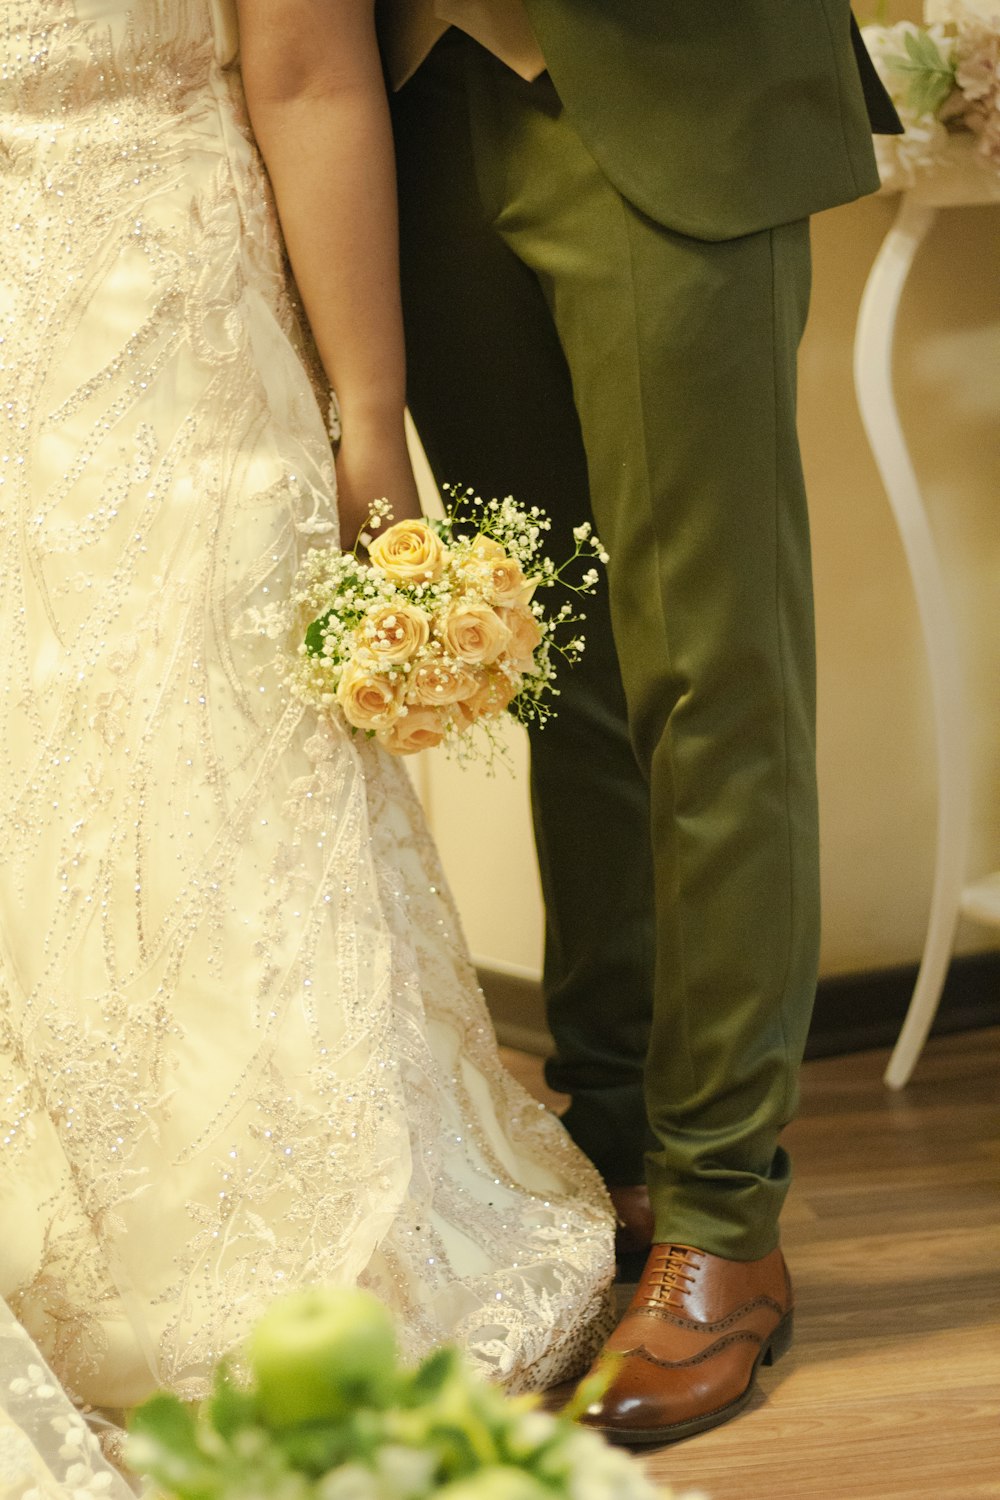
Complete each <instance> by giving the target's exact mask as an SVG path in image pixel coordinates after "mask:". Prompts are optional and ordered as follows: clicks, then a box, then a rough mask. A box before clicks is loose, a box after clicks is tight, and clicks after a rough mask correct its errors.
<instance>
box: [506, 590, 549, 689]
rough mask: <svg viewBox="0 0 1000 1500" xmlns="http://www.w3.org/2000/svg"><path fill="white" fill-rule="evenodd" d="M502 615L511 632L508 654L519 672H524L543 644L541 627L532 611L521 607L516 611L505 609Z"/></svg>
mask: <svg viewBox="0 0 1000 1500" xmlns="http://www.w3.org/2000/svg"><path fill="white" fill-rule="evenodd" d="M500 614H501V617H502V619H503V622H504V624H505V625H506V627H507V629H508V630H509V631H510V643H509V645H508V646H507V654H508V656H509V657H510V659H511V661H512V662H513V663H514V665H515V666H516V667H517V668H518V670H519V671H522V672H523V671H525V670H526V668H527V667H529V666H530V665H531V658H532V656H533V655H534V652H535V648H536V647H537V646H538V645H539V644H540V642H541V639H542V629H541V626H540V625H539V623H538V621H537V620H536V619H535V617H534V615H533V614H532V613H531V610H530V609H525V608H523V606H520V605H519V606H518V607H517V608H516V609H503V610H501V611H500Z"/></svg>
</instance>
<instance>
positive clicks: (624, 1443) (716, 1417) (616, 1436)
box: [584, 1312, 795, 1448]
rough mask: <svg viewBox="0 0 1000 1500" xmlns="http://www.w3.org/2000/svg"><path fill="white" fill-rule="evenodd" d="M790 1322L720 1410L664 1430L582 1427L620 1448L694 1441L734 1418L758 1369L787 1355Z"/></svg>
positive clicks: (775, 1335)
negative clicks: (744, 1385) (739, 1390)
mask: <svg viewBox="0 0 1000 1500" xmlns="http://www.w3.org/2000/svg"><path fill="white" fill-rule="evenodd" d="M794 1321H795V1315H794V1313H793V1312H787V1313H786V1314H785V1316H784V1317H783V1318H782V1320H781V1322H780V1323H779V1324H778V1326H777V1327H776V1328H775V1330H774V1332H773V1333H772V1334H771V1337H770V1338H769V1339H767V1340H765V1342H764V1343H763V1344H762V1345H761V1347H760V1352H759V1353H758V1355H757V1358H756V1359H755V1360H754V1362H753V1369H752V1370H751V1371H750V1379H749V1381H748V1382H747V1388H746V1390H745V1391H743V1392H742V1394H741V1395H739V1396H737V1398H736V1400H735V1401H730V1402H729V1403H728V1404H727V1405H726V1406H720V1407H719V1408H718V1410H716V1411H709V1412H705V1413H704V1414H703V1415H702V1416H700V1417H690V1418H689V1419H688V1420H687V1421H686V1422H671V1423H670V1424H669V1425H668V1426H666V1427H636V1428H620V1427H601V1426H599V1425H598V1424H597V1423H596V1422H587V1423H585V1424H584V1425H585V1426H586V1427H588V1428H589V1429H590V1430H591V1432H599V1433H600V1434H601V1436H602V1437H604V1438H606V1439H607V1441H608V1442H609V1443H614V1444H616V1445H617V1446H618V1447H622V1448H652V1447H662V1446H663V1445H664V1444H666V1443H677V1442H679V1441H680V1440H681V1438H686V1437H694V1435H695V1433H696V1432H707V1431H708V1430H709V1428H711V1427H721V1426H722V1423H723V1422H728V1421H729V1419H730V1418H731V1417H735V1416H737V1415H738V1413H739V1412H741V1411H742V1410H743V1408H744V1407H745V1406H746V1404H747V1402H748V1401H749V1400H750V1397H751V1396H752V1395H753V1393H754V1387H755V1386H756V1384H757V1371H758V1370H759V1369H760V1367H761V1365H773V1364H776V1363H777V1361H778V1360H779V1359H780V1358H781V1357H782V1355H783V1354H787V1353H788V1351H789V1349H790V1348H791V1346H792V1332H793V1327H794Z"/></svg>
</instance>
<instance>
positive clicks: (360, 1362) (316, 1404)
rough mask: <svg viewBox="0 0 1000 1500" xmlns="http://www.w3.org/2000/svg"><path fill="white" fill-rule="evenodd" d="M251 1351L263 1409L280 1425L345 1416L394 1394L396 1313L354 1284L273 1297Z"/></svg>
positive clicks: (273, 1424)
mask: <svg viewBox="0 0 1000 1500" xmlns="http://www.w3.org/2000/svg"><path fill="white" fill-rule="evenodd" d="M249 1354H250V1364H251V1368H252V1369H253V1372H254V1375H255V1377H256V1383H257V1395H258V1399H259V1403H260V1411H261V1415H262V1417H263V1418H264V1421H265V1422H266V1423H267V1424H268V1425H269V1426H271V1427H274V1428H276V1429H282V1428H288V1427H298V1426H301V1425H303V1424H305V1423H308V1422H324V1421H339V1420H341V1419H342V1418H343V1417H345V1416H347V1414H348V1413H349V1412H351V1411H354V1410H355V1409H356V1408H358V1407H373V1406H374V1407H385V1406H387V1405H388V1404H389V1402H391V1401H392V1399H393V1397H394V1395H395V1390H396V1335H395V1331H394V1329H393V1325H392V1319H391V1317H390V1316H389V1313H388V1311H387V1309H386V1308H385V1307H384V1306H383V1305H382V1303H381V1302H380V1301H379V1300H378V1298H377V1297H374V1296H372V1294H371V1293H370V1292H365V1291H361V1290H359V1289H358V1288H355V1287H350V1288H348V1287H307V1288H306V1289H304V1290H303V1291H299V1292H293V1293H292V1294H291V1295H290V1296H287V1297H282V1298H281V1299H280V1300H279V1301H277V1302H274V1303H272V1305H271V1306H270V1307H269V1308H268V1310H267V1312H265V1314H264V1316H263V1317H262V1318H261V1319H260V1321H259V1323H258V1324H257V1326H256V1328H255V1329H254V1330H253V1333H252V1334H251V1335H250V1347H249Z"/></svg>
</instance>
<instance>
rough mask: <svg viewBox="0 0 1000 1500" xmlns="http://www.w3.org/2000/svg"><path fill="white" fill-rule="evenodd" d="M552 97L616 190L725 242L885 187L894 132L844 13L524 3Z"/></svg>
mask: <svg viewBox="0 0 1000 1500" xmlns="http://www.w3.org/2000/svg"><path fill="white" fill-rule="evenodd" d="M525 4H526V7H527V10H528V13H529V15H530V17H531V23H532V26H533V28H534V30H535V34H536V35H537V37H538V40H539V43H540V44H541V48H542V52H543V54H544V56H545V61H546V64H547V66H548V70H549V73H550V74H551V77H552V81H553V83H554V84H555V87H556V89H557V91H558V93H559V96H560V98H561V100H562V102H563V105H564V107H565V109H566V110H567V113H568V114H569V116H570V118H571V119H572V120H573V122H574V124H575V126H576V128H577V130H578V131H579V132H580V135H581V136H582V137H583V139H584V141H585V142H586V144H587V146H588V147H589V149H590V151H591V152H592V153H593V155H594V157H595V158H596V159H597V161H598V162H599V163H600V165H601V167H602V168H603V169H604V171H605V172H606V173H607V175H608V177H609V178H610V180H611V181H612V182H613V183H614V184H615V186H616V187H617V188H618V190H619V191H620V192H621V193H622V194H623V195H624V196H625V197H626V198H628V199H629V201H630V202H632V203H634V204H635V205H636V207H637V208H640V209H641V210H642V211H643V212H644V213H646V214H648V215H649V216H650V217H651V218H653V219H655V220H657V221H658V222H659V223H661V224H663V225H665V226H666V227H667V228H670V229H675V230H677V231H679V232H680V233H682V234H687V235H692V236H694V237H695V238H698V239H708V240H722V239H731V238H733V237H735V236H737V235H742V234H750V233H752V232H754V231H755V230H759V229H765V228H770V227H773V226H774V225H776V224H784V223H788V222H789V221H791V220H793V219H801V218H804V217H805V216H806V215H807V214H810V213H813V212H815V211H816V210H817V209H821V208H831V207H832V206H833V205H834V204H837V203H846V202H848V201H850V200H851V199H853V198H858V197H860V196H861V195H862V194H864V193H870V192H872V191H874V189H875V188H877V187H878V173H877V172H876V169H875V157H874V153H873V150H872V142H871V131H872V128H873V127H874V128H875V129H877V130H884V131H889V132H892V131H894V130H896V129H898V128H899V126H898V122H897V121H896V119H895V114H894V111H893V110H892V106H891V104H890V103H889V100H888V97H887V96H886V95H885V93H884V91H883V90H882V87H881V84H880V83H879V81H878V78H877V76H876V74H875V71H874V68H873V67H872V64H871V61H870V60H869V58H868V56H867V53H865V52H864V48H863V46H862V44H861V42H860V38H859V37H858V35H857V29H856V27H854V25H853V21H852V18H851V12H850V7H849V4H848V0H525Z"/></svg>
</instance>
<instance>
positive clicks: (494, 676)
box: [455, 672, 521, 727]
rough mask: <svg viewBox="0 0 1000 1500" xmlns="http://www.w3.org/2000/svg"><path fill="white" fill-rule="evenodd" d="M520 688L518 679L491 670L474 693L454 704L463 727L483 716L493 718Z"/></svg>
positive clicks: (501, 711) (505, 706) (515, 695)
mask: <svg viewBox="0 0 1000 1500" xmlns="http://www.w3.org/2000/svg"><path fill="white" fill-rule="evenodd" d="M520 690H521V684H520V681H518V680H515V681H513V682H512V681H511V679H510V678H509V677H508V676H507V675H506V674H505V673H504V672H491V673H490V675H489V676H488V677H487V678H486V679H485V680H484V681H482V682H481V683H480V684H479V686H478V687H477V688H476V691H475V692H474V693H470V694H469V696H468V698H465V699H463V700H462V702H461V703H458V704H456V706H455V707H456V712H457V714H458V717H459V719H460V721H461V723H462V726H463V727H467V726H468V725H469V724H474V723H475V722H476V720H477V719H481V718H483V717H484V716H485V717H486V718H495V717H496V716H497V715H498V714H502V713H503V711H504V709H505V708H507V706H508V704H509V703H510V702H511V700H512V699H513V698H516V697H517V694H518V693H519V692H520Z"/></svg>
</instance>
